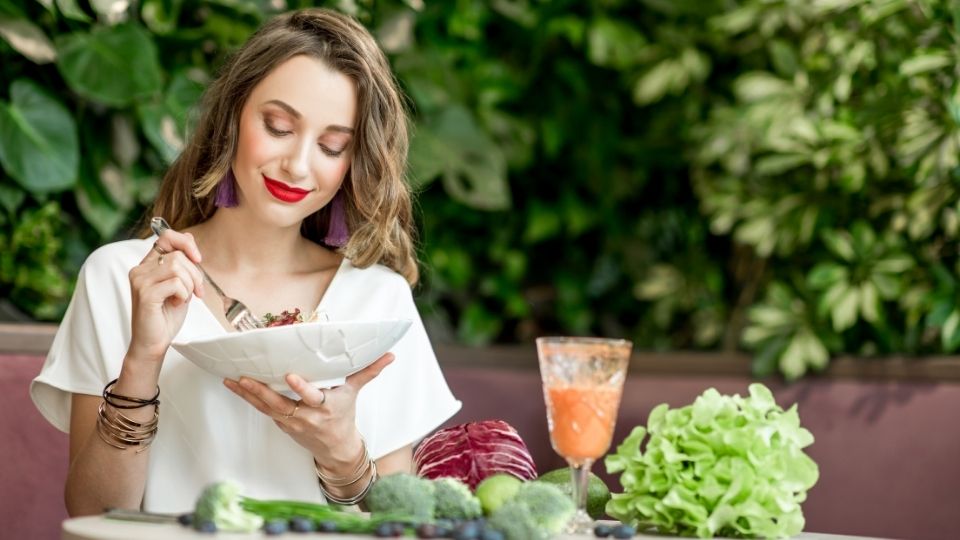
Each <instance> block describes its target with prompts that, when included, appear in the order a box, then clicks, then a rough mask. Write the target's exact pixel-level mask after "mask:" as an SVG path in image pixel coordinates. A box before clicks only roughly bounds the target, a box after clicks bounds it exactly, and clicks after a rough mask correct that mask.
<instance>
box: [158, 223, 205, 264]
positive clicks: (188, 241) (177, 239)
mask: <svg viewBox="0 0 960 540" xmlns="http://www.w3.org/2000/svg"><path fill="white" fill-rule="evenodd" d="M157 245H158V246H160V247H161V248H162V249H163V250H164V251H166V252H168V253H169V252H172V251H181V252H183V253H184V254H186V256H187V257H189V258H190V260H191V261H193V262H195V263H198V262H200V248H198V247H197V242H196V241H195V240H194V239H193V235H192V234H190V233H181V232H176V231H171V230H166V231H163V234H161V235H160V236H159V238H157Z"/></svg>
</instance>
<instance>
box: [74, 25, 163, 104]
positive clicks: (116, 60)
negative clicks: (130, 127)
mask: <svg viewBox="0 0 960 540" xmlns="http://www.w3.org/2000/svg"><path fill="white" fill-rule="evenodd" d="M56 44H57V52H58V54H59V57H58V59H57V68H58V69H59V70H60V73H61V74H62V75H63V78H64V79H66V81H67V84H68V85H70V88H71V89H72V90H73V91H75V92H76V93H78V94H80V95H81V96H83V97H85V98H87V99H90V100H93V101H98V102H100V103H104V104H106V105H112V106H114V107H124V106H127V105H129V104H130V103H133V102H135V101H137V100H139V99H142V98H144V97H147V96H150V95H152V94H156V93H158V92H159V91H160V89H161V84H162V81H161V73H160V65H159V63H158V62H157V48H156V45H154V43H153V39H152V38H151V37H150V34H148V33H147V32H146V31H145V30H144V29H143V28H142V27H140V26H137V25H135V24H123V25H119V26H113V27H110V28H99V29H95V30H94V31H93V32H90V33H87V32H75V33H73V34H68V35H66V36H63V37H61V38H58V39H57V41H56Z"/></svg>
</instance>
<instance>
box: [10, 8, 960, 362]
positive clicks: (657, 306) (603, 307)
mask: <svg viewBox="0 0 960 540" xmlns="http://www.w3.org/2000/svg"><path fill="white" fill-rule="evenodd" d="M308 4H309V2H301V1H297V0H269V1H268V0H253V1H243V0H198V1H187V0H142V1H139V2H137V1H133V2H131V1H129V0H89V1H87V0H36V1H34V0H0V38H2V39H0V298H2V299H4V300H3V303H4V305H3V306H0V307H3V308H4V311H6V312H7V313H8V314H9V313H11V312H15V311H17V310H19V311H22V312H25V313H27V314H29V315H30V316H32V317H35V318H38V319H44V320H56V319H57V318H58V317H60V316H61V315H62V312H63V309H64V307H65V302H66V301H67V299H68V298H69V292H70V289H71V283H72V279H73V276H74V274H75V272H76V271H77V269H78V267H79V264H80V263H81V262H82V261H83V259H84V257H85V256H86V255H87V254H88V253H89V252H90V251H91V250H92V249H94V248H95V247H96V246H98V245H100V244H102V243H104V242H107V241H110V240H113V239H117V238H121V237H124V236H125V235H126V234H128V232H129V227H130V225H131V224H132V223H133V221H134V220H135V219H136V218H137V217H139V216H140V214H141V213H142V212H143V209H144V207H145V205H146V204H148V203H149V201H150V200H151V198H152V197H153V195H154V193H155V192H156V188H157V182H158V179H159V176H160V175H161V174H162V171H163V170H164V168H165V167H166V166H167V165H168V164H169V163H170V162H171V161H172V159H173V158H174V157H175V156H176V155H177V152H178V151H179V148H180V147H181V145H182V141H183V139H184V136H185V133H186V130H187V129H188V125H189V121H190V110H191V106H192V105H193V104H194V103H195V102H196V100H197V98H198V97H199V95H200V93H201V91H202V89H203V86H204V84H205V82H206V81H208V80H209V79H210V77H211V76H212V74H213V73H215V70H216V68H217V66H219V65H220V63H221V62H222V60H223V58H224V57H225V55H226V54H228V53H229V52H230V51H231V50H233V49H234V48H235V47H236V46H237V45H239V44H240V43H242V42H243V40H244V39H245V38H246V37H247V36H248V35H249V34H250V33H251V32H252V31H253V30H254V29H255V28H256V27H257V26H258V25H259V24H260V23H261V22H262V21H263V20H264V19H265V18H267V17H269V16H270V15H272V14H274V13H277V12H279V11H282V10H286V9H290V8H296V7H303V6H306V5H308ZM328 5H331V6H332V7H335V8H338V9H341V10H344V11H347V12H350V13H353V14H354V15H356V16H357V17H358V18H359V19H360V20H361V21H362V22H364V23H365V24H366V25H367V26H368V27H369V28H371V30H373V31H374V32H375V34H376V35H377V37H378V38H379V40H380V42H381V44H382V45H383V47H384V48H385V50H387V51H388V54H389V56H390V58H391V61H392V62H393V65H394V68H395V71H396V73H397V75H398V78H399V79H400V81H401V83H402V85H403V87H404V88H405V91H406V92H407V94H408V95H409V97H410V99H411V105H412V109H413V111H414V117H415V123H416V131H415V136H414V139H413V148H412V151H411V164H412V170H411V178H412V180H413V183H414V184H415V186H416V188H417V190H418V191H419V194H420V196H419V208H418V219H419V220H420V221H421V230H422V238H421V246H422V253H421V258H422V260H423V262H424V286H423V288H422V290H421V291H420V293H421V303H422V307H423V312H424V315H425V318H426V320H427V322H428V324H429V326H430V327H431V329H432V332H433V334H434V335H435V336H437V337H438V338H439V339H448V340H457V341H460V342H463V343H468V344H476V345H479V344H485V343H490V342H496V341H500V342H513V341H529V340H530V339H532V338H533V337H535V336H537V335H542V334H546V333H571V334H588V333H589V334H602V335H608V336H623V337H629V338H631V339H633V340H635V342H636V344H637V347H639V348H647V349H649V348H653V349H691V348H697V349H717V348H721V349H725V350H731V349H735V348H738V347H746V348H747V349H748V350H751V351H754V352H755V358H756V361H755V368H756V371H757V373H758V374H767V373H771V372H774V371H776V370H779V371H781V372H782V373H783V374H785V375H786V376H787V377H788V378H795V377H799V376H801V375H803V374H804V373H805V372H807V371H808V370H809V369H821V368H823V367H824V366H825V365H826V364H827V362H828V360H829V358H830V357H831V356H832V355H835V354H839V353H852V354H857V355H867V356H870V355H882V354H891V353H903V354H910V355H913V354H924V353H940V352H948V353H949V352H954V351H955V350H956V349H957V348H958V347H960V302H958V300H960V283H958V278H957V270H958V251H957V248H956V245H957V244H956V240H957V236H958V234H960V206H958V197H957V190H958V188H960V169H958V143H960V140H958V130H957V125H958V122H960V87H958V65H960V63H958V61H957V60H958V50H960V49H958V40H957V36H958V31H960V6H958V3H957V2H956V1H938V0H780V1H769V0H640V1H625V0H624V1H620V0H584V1H580V0H556V1H546V0H491V1H488V2H480V1H471V0H457V1H450V2H424V1H422V0H407V1H401V0H392V1H381V2H373V1H361V0H355V1H346V0H344V1H339V2H329V3H328Z"/></svg>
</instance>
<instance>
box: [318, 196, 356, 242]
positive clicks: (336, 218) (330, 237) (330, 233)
mask: <svg viewBox="0 0 960 540" xmlns="http://www.w3.org/2000/svg"><path fill="white" fill-rule="evenodd" d="M349 238H350V231H349V230H347V213H346V211H345V210H344V209H343V193H342V192H339V191H338V192H337V194H336V195H334V196H333V200H332V201H330V222H329V223H328V224H327V235H326V236H325V237H324V239H323V243H324V244H326V245H328V246H334V247H341V246H343V245H345V244H346V243H347V239H349Z"/></svg>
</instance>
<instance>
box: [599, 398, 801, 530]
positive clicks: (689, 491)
mask: <svg viewBox="0 0 960 540" xmlns="http://www.w3.org/2000/svg"><path fill="white" fill-rule="evenodd" d="M648 433H649V438H648V439H647V440H646V446H645V448H644V449H641V445H642V443H643V442H644V438H646V436H647V434H648ZM812 443H813V435H811V434H810V432H809V431H807V430H806V429H804V428H802V427H800V417H799V416H798V414H797V406H796V405H794V406H792V407H791V408H790V409H789V410H787V411H784V410H783V409H782V408H781V407H780V406H778V405H777V403H776V402H775V401H774V399H773V394H772V393H771V392H770V390H769V389H767V387H766V386H764V385H762V384H751V385H750V396H749V397H747V398H742V397H740V396H739V395H734V396H724V395H721V394H720V393H719V392H717V391H716V390H715V389H713V388H711V389H709V390H707V391H706V392H704V393H703V395H701V396H700V397H698V398H697V399H696V401H694V403H693V404H692V405H688V406H686V407H681V408H679V409H672V410H671V409H670V408H669V407H668V406H667V405H666V404H661V405H659V406H657V407H656V408H654V409H653V410H652V411H651V412H650V418H649V419H648V421H647V428H646V429H644V428H643V427H642V426H638V427H636V428H634V429H633V432H632V433H631V434H630V435H629V436H628V437H627V438H626V439H625V440H624V441H623V444H621V445H620V446H619V447H618V448H617V451H616V453H614V454H611V455H609V456H607V458H606V465H607V472H610V473H616V472H620V473H622V474H621V476H620V483H621V484H622V485H623V490H624V491H623V493H616V494H614V495H613V498H612V500H611V501H610V502H609V503H608V504H607V513H608V514H610V515H611V516H613V517H615V518H617V519H619V520H621V521H623V522H625V523H632V524H634V525H641V524H642V525H654V526H656V527H657V528H658V529H659V530H660V531H661V532H664V533H671V534H679V535H684V536H698V537H700V538H711V537H713V536H746V537H762V538H783V537H789V536H793V535H795V534H798V533H800V532H801V531H802V530H803V525H804V520H803V512H802V511H801V509H800V503H801V502H803V501H804V500H805V499H806V497H807V490H809V489H810V488H811V487H813V485H814V484H815V483H816V482H817V478H818V477H819V470H818V469H817V464H816V463H814V462H813V460H812V459H810V457H809V456H807V455H806V454H805V453H804V452H803V448H805V447H807V446H809V445H810V444H812Z"/></svg>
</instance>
